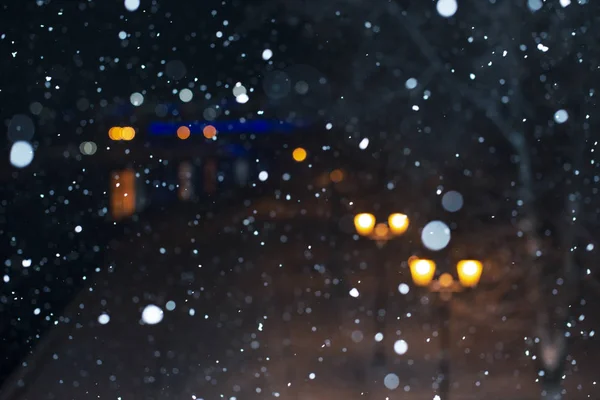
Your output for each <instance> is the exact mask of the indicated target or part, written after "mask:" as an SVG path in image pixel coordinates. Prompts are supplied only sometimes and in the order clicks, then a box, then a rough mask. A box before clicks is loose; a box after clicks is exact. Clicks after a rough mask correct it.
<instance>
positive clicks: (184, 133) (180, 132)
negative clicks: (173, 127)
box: [177, 126, 191, 140]
mask: <svg viewBox="0 0 600 400" xmlns="http://www.w3.org/2000/svg"><path fill="white" fill-rule="evenodd" d="M190 134H191V132H190V128H188V127H187V126H180V127H179V128H177V137H178V138H179V139H181V140H185V139H187V138H189V137H190Z"/></svg>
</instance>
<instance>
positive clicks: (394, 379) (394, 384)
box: [383, 373, 400, 390]
mask: <svg viewBox="0 0 600 400" xmlns="http://www.w3.org/2000/svg"><path fill="white" fill-rule="evenodd" d="M383 384H384V385H385V387H386V388H388V389H389V390H396V389H398V386H400V378H398V375H396V374H393V373H389V374H387V375H386V376H385V378H383Z"/></svg>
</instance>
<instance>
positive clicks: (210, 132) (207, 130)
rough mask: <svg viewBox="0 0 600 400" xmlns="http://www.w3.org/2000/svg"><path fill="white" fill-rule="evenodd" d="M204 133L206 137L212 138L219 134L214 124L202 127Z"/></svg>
mask: <svg viewBox="0 0 600 400" xmlns="http://www.w3.org/2000/svg"><path fill="white" fill-rule="evenodd" d="M202 133H203V134H204V137H205V138H207V139H212V138H214V137H215V136H217V128H215V127H214V126H212V125H206V126H205V127H204V129H202Z"/></svg>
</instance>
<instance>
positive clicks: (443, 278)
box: [439, 272, 454, 288]
mask: <svg viewBox="0 0 600 400" xmlns="http://www.w3.org/2000/svg"><path fill="white" fill-rule="evenodd" d="M439 282H440V286H441V287H443V288H449V287H450V286H452V283H453V282H454V278H452V275H450V274H449V273H447V272H445V273H443V274H442V275H440V278H439Z"/></svg>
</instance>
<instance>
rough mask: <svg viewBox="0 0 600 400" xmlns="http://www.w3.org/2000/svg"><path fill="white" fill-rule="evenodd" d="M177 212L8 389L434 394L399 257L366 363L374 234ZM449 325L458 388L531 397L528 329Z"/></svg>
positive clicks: (422, 320)
mask: <svg viewBox="0 0 600 400" xmlns="http://www.w3.org/2000/svg"><path fill="white" fill-rule="evenodd" d="M269 207H270V206H269ZM267 208H268V207H267ZM173 212H174V213H175V211H173ZM177 213H178V214H174V215H164V216H162V217H161V218H159V219H157V220H155V221H145V222H144V223H140V224H139V229H138V233H136V234H134V235H132V239H131V240H129V239H127V240H124V241H122V242H121V243H120V245H119V246H118V248H117V249H115V250H114V252H113V253H111V254H109V255H108V256H107V263H106V265H102V266H99V267H100V270H101V271H100V272H99V273H98V274H97V275H96V276H95V277H93V278H91V279H90V284H89V287H88V289H86V290H85V291H84V292H82V293H81V294H80V295H79V297H78V298H77V299H76V300H74V301H73V302H72V304H71V306H70V307H69V308H68V310H67V311H66V312H65V313H64V314H63V315H62V316H61V317H60V318H58V317H57V316H54V318H56V319H57V324H56V326H55V328H54V329H53V330H52V331H51V333H50V334H49V335H48V336H47V337H46V338H45V340H43V341H42V344H41V345H40V346H39V347H38V348H36V349H35V350H34V352H33V354H32V355H31V357H30V358H29V359H27V360H26V361H25V363H24V364H23V367H22V368H21V369H20V370H19V371H17V373H16V374H15V375H14V377H13V378H12V379H11V380H10V381H9V382H8V383H7V384H6V386H5V387H4V388H3V390H2V391H1V394H0V399H1V400H17V399H21V400H28V399H30V400H34V399H35V400H38V399H60V400H70V399H77V400H80V399H88V398H89V399H92V398H93V399H122V400H129V399H148V400H150V399H194V398H195V399H204V400H212V399H228V400H234V399H235V400H244V399H269V398H282V399H295V400H305V399H306V400H309V399H318V400H321V399H388V398H389V399H406V400H412V399H415V400H416V399H419V400H421V399H434V396H435V393H436V392H435V389H434V386H435V385H434V383H435V379H436V377H437V368H438V355H439V340H438V337H437V328H436V323H437V321H436V315H435V312H434V309H433V308H432V307H431V306H429V305H423V304H421V298H422V296H423V294H420V293H419V294H417V292H416V290H411V291H410V292H409V293H408V294H401V293H399V292H398V290H397V287H398V284H400V283H401V282H406V283H409V281H408V277H406V276H403V275H402V274H400V273H398V272H397V271H392V272H389V271H388V273H387V275H386V276H385V277H384V279H385V280H386V282H387V289H388V292H389V293H390V295H391V296H390V302H389V304H388V307H387V316H388V323H387V324H386V328H385V332H383V333H384V341H383V348H384V349H385V353H386V355H387V358H386V363H385V365H374V364H373V354H374V350H375V346H376V344H375V343H376V342H375V335H376V333H377V327H376V324H375V321H374V317H373V303H374V294H375V292H376V290H375V287H376V284H377V281H378V280H380V279H381V271H380V270H377V269H376V268H377V263H376V260H377V259H376V257H375V253H374V252H375V251H376V250H375V247H374V246H371V243H367V244H364V243H362V244H361V243H357V242H355V241H353V240H352V239H351V237H350V236H347V237H345V238H344V237H343V236H342V239H340V240H338V244H337V247H336V248H335V249H333V248H331V247H330V241H329V240H328V237H329V236H328V235H329V233H330V232H331V226H329V225H327V224H326V223H324V222H319V220H318V219H315V218H312V217H311V216H307V217H305V218H299V217H295V218H292V219H289V220H279V221H277V220H276V219H275V220H274V221H272V222H271V223H270V225H269V226H265V225H263V224H255V225H256V226H252V225H253V224H252V223H250V224H249V225H244V222H243V216H244V215H249V214H252V213H251V212H249V211H248V210H241V211H239V212H236V213H226V214H223V215H217V216H215V218H213V219H212V220H206V219H205V218H200V219H198V220H197V222H196V223H194V222H193V221H194V219H195V218H194V217H193V215H194V214H190V215H187V214H186V215H183V214H184V211H181V210H180V211H177ZM286 217H289V215H288V216H286ZM190 221H191V223H190ZM224 228H227V229H226V230H229V231H230V232H231V233H230V234H227V233H224V232H223V230H224ZM242 231H245V232H246V233H244V234H239V232H242ZM340 265H343V268H339V267H340ZM335 270H343V271H344V274H343V278H344V281H343V283H342V284H337V285H334V284H333V281H332V279H333V278H335V277H339V276H342V275H340V274H337V275H336V274H335V273H332V272H331V271H335ZM352 288H355V289H356V290H357V292H358V295H357V293H356V292H353V295H354V296H356V297H353V296H351V295H350V293H349V290H350V289H352ZM150 305H155V306H157V307H158V308H156V307H150V308H148V306H150ZM473 307H474V308H477V307H482V305H481V304H473ZM451 326H452V343H453V345H454V346H453V349H452V352H451V360H452V365H451V368H452V370H451V381H452V389H451V392H452V396H451V399H453V400H462V399H464V400H467V399H486V400H493V399H535V398H538V396H539V395H538V392H539V387H538V386H537V385H536V384H535V383H534V379H535V375H536V372H535V366H534V365H533V363H532V361H531V360H530V359H529V358H527V357H526V356H525V354H524V349H525V345H524V341H523V339H522V337H523V333H521V332H509V331H506V330H499V329H496V328H495V327H494V326H487V327H486V326H482V325H481V324H479V325H474V324H473V323H472V321H469V319H468V318H467V317H465V316H464V315H463V314H460V315H458V316H455V317H454V318H453V319H452V324H451ZM397 340H404V341H405V342H406V344H407V348H405V349H399V350H400V352H401V353H403V354H397V352H395V350H394V343H395V342H396V341H397ZM400 347H402V346H400ZM586 390H587V387H586V388H583V389H581V390H580V391H578V392H575V394H574V395H573V397H569V398H573V399H574V398H587V395H586V393H587V392H586ZM584 392H585V393H584ZM577 396H579V397H577Z"/></svg>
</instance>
